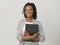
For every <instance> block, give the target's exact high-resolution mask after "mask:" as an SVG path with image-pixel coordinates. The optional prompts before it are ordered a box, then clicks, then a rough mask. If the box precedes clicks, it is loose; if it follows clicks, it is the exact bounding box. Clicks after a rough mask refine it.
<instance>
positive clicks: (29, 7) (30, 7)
mask: <svg viewBox="0 0 60 45" xmlns="http://www.w3.org/2000/svg"><path fill="white" fill-rule="evenodd" d="M25 9H33V7H32V6H30V5H27V6H26V7H25Z"/></svg>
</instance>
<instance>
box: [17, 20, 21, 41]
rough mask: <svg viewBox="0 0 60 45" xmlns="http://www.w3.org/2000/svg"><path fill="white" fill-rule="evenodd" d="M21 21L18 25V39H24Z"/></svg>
mask: <svg viewBox="0 0 60 45" xmlns="http://www.w3.org/2000/svg"><path fill="white" fill-rule="evenodd" d="M20 27H21V21H19V22H18V25H17V34H16V35H17V36H16V38H17V40H18V41H22V33H21V28H20Z"/></svg>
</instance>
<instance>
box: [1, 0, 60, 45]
mask: <svg viewBox="0 0 60 45" xmlns="http://www.w3.org/2000/svg"><path fill="white" fill-rule="evenodd" d="M26 2H28V0H0V45H19V42H18V40H17V39H16V32H17V24H18V21H19V20H20V19H23V18H24V15H23V14H22V11H23V6H24V5H25V4H26ZM29 2H33V3H35V5H36V7H37V12H38V14H37V15H38V20H40V21H41V23H42V26H43V31H44V34H45V42H40V43H39V44H40V45H60V0H29Z"/></svg>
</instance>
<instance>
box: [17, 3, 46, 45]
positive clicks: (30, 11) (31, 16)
mask: <svg viewBox="0 0 60 45" xmlns="http://www.w3.org/2000/svg"><path fill="white" fill-rule="evenodd" d="M23 11H24V17H25V19H22V20H20V21H19V23H18V27H17V39H18V40H19V41H20V45H39V43H38V42H43V41H44V40H45V36H44V33H43V28H42V25H41V22H40V21H38V20H36V19H37V12H36V6H35V4H34V3H27V4H26V5H25V6H24V8H23ZM26 24H30V25H31V24H34V25H35V24H37V25H38V29H39V32H36V33H34V34H33V35H30V34H29V32H28V31H26ZM38 29H37V30H38ZM32 31H33V30H32ZM26 40H34V42H32V41H30V42H27V41H26Z"/></svg>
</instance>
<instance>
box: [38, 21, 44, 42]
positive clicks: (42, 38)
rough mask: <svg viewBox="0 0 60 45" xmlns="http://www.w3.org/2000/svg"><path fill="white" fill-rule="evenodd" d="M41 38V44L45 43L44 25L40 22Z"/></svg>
mask: <svg viewBox="0 0 60 45" xmlns="http://www.w3.org/2000/svg"><path fill="white" fill-rule="evenodd" d="M39 38H40V41H39V42H44V41H45V35H44V32H43V27H42V24H41V23H40V22H39Z"/></svg>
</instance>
